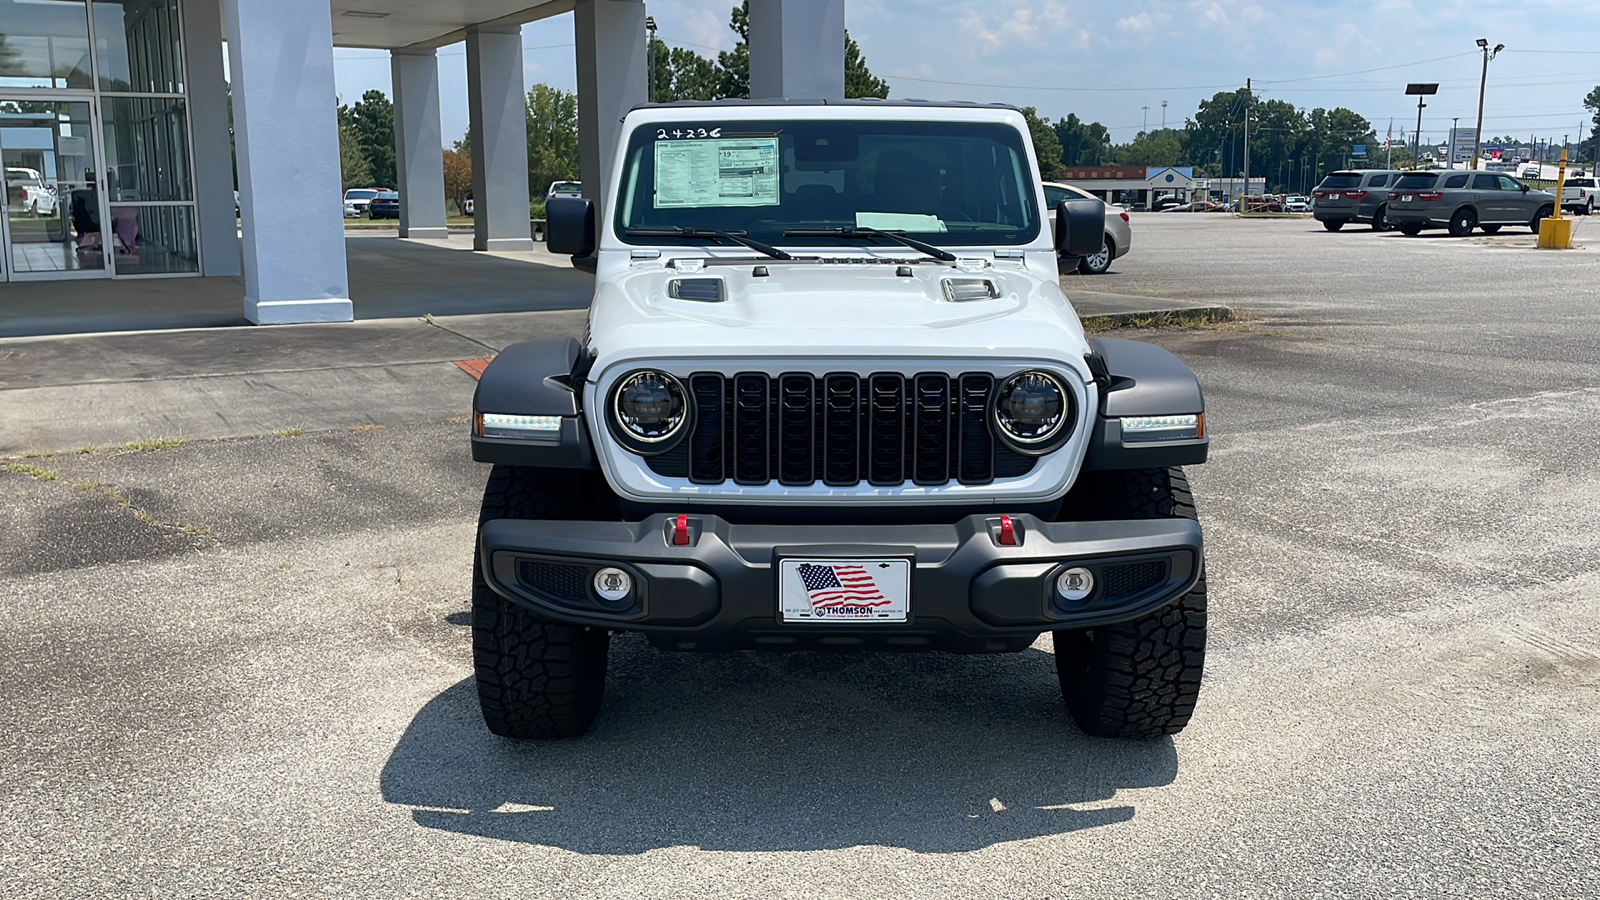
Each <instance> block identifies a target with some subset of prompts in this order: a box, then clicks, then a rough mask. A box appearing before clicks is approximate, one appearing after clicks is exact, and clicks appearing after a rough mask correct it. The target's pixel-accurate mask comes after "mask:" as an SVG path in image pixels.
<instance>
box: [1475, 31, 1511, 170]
mask: <svg viewBox="0 0 1600 900" xmlns="http://www.w3.org/2000/svg"><path fill="white" fill-rule="evenodd" d="M1505 48H1506V45H1505V44H1495V45H1494V49H1493V50H1490V49H1489V39H1488V38H1478V49H1479V50H1482V51H1483V75H1482V76H1481V77H1480V78H1479V79H1478V133H1477V134H1476V135H1475V136H1473V139H1472V165H1471V166H1470V168H1473V169H1476V168H1477V167H1478V154H1479V153H1481V152H1483V89H1484V88H1485V87H1487V86H1488V84H1489V60H1491V59H1494V58H1495V57H1496V56H1499V55H1500V51H1501V50H1504V49H1505Z"/></svg>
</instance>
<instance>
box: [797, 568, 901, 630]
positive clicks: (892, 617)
mask: <svg viewBox="0 0 1600 900" xmlns="http://www.w3.org/2000/svg"><path fill="white" fill-rule="evenodd" d="M778 606H779V609H780V612H781V615H782V619H783V621H785V622H883V623H892V622H904V621H906V615H907V613H909V612H910V611H911V561H910V560H906V559H785V560H780V562H779V571H778Z"/></svg>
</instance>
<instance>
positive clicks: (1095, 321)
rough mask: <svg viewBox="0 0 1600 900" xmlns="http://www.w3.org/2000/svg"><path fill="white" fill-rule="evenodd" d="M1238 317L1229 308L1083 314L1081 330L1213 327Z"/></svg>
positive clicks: (1100, 332)
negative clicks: (1101, 314) (1106, 314)
mask: <svg viewBox="0 0 1600 900" xmlns="http://www.w3.org/2000/svg"><path fill="white" fill-rule="evenodd" d="M1239 318H1240V317H1238V316H1235V315H1234V314H1233V312H1232V311H1231V310H1226V309H1196V310H1171V311H1167V312H1155V313H1119V314H1115V315H1109V316H1085V317H1084V318H1083V330H1084V332H1086V333H1088V334H1103V333H1105V332H1107V331H1114V330H1116V329H1118V328H1213V327H1216V326H1218V325H1221V324H1223V323H1225V322H1234V321H1238V320H1239Z"/></svg>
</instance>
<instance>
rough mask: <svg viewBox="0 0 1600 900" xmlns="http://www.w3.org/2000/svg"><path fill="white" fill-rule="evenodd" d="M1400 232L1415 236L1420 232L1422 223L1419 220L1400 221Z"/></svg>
mask: <svg viewBox="0 0 1600 900" xmlns="http://www.w3.org/2000/svg"><path fill="white" fill-rule="evenodd" d="M1400 233H1401V234H1403V235H1405V236H1406V237H1416V236H1417V235H1419V234H1421V233H1422V223H1421V222H1402V223H1400Z"/></svg>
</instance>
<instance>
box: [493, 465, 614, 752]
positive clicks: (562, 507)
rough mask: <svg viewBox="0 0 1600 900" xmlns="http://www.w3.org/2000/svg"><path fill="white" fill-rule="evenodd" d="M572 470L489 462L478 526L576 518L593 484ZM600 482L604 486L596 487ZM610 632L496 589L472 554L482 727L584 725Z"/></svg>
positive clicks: (523, 729) (518, 731)
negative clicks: (551, 616) (546, 613)
mask: <svg viewBox="0 0 1600 900" xmlns="http://www.w3.org/2000/svg"><path fill="white" fill-rule="evenodd" d="M574 474H576V473H572V472H557V471H552V470H545V469H532V468H525V467H519V466H495V467H494V469H493V470H492V471H491V472H490V473H489V483H488V484H487V485H486V486H485V487H484V489H483V508H482V512H481V513H480V514H479V518H478V524H479V527H482V525H483V523H484V522H487V521H489V520H491V519H582V518H589V517H590V516H585V515H583V514H582V513H581V512H580V510H581V509H582V508H583V502H584V501H583V497H584V496H585V495H586V494H587V495H588V496H589V497H590V498H591V500H590V502H592V497H593V496H594V495H593V494H592V493H589V492H592V491H594V490H595V489H596V487H595V486H594V485H592V484H591V483H590V480H589V479H585V478H583V477H578V478H574V477H573V476H574ZM600 487H602V488H603V487H604V485H600ZM610 646H611V635H610V633H609V632H608V631H606V630H605V629H603V628H586V627H583V626H580V625H565V624H562V623H559V622H550V621H547V620H544V619H542V618H540V617H539V615H538V614H537V613H535V612H533V611H532V610H530V609H527V608H526V607H523V606H520V605H518V604H516V603H512V602H511V601H510V600H507V599H505V598H504V597H502V596H500V595H499V594H496V593H495V592H494V590H493V589H491V588H490V587H489V585H488V583H487V582H485V581H484V578H483V566H482V560H481V559H480V558H479V551H477V550H474V551H473V554H472V659H473V666H474V672H475V674H476V676H477V682H478V705H479V707H480V708H481V709H482V711H483V721H484V724H486V725H488V726H489V730H490V731H492V732H494V733H495V734H498V735H500V736H502V737H509V738H563V737H576V736H578V735H581V734H583V733H585V732H587V731H588V730H589V726H591V725H593V724H594V720H595V716H597V715H599V713H600V703H601V701H602V700H603V699H604V698H605V692H606V656H607V653H608V651H609V650H610Z"/></svg>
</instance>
